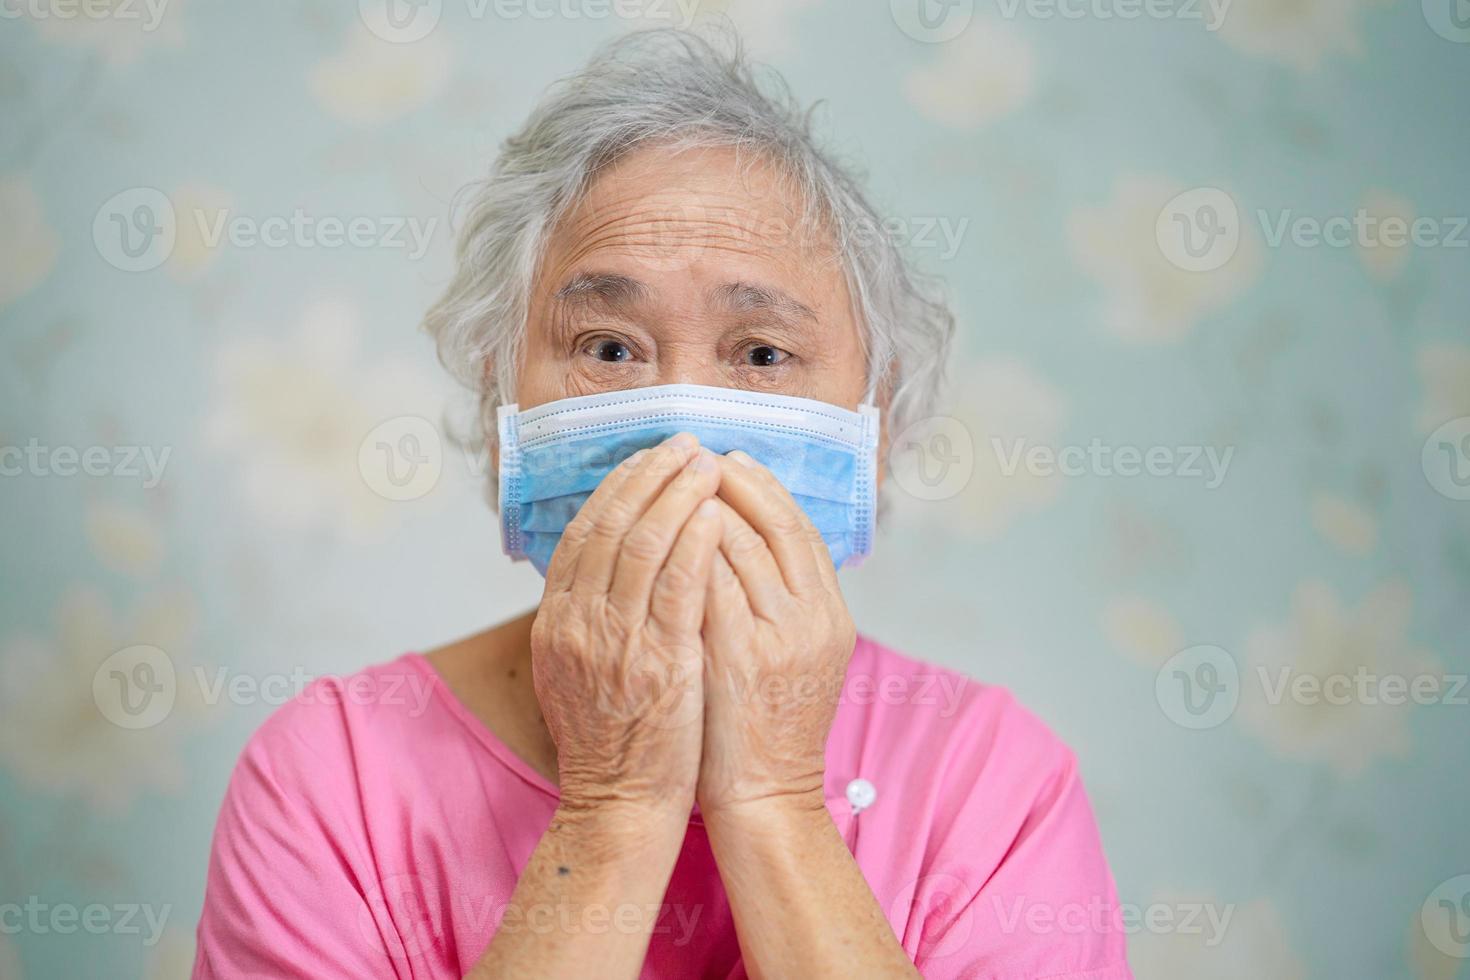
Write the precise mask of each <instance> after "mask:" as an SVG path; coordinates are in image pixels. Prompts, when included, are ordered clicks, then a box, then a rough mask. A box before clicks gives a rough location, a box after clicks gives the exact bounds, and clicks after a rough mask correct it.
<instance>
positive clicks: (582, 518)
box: [561, 513, 592, 545]
mask: <svg viewBox="0 0 1470 980" xmlns="http://www.w3.org/2000/svg"><path fill="white" fill-rule="evenodd" d="M591 533H592V518H590V517H588V516H587V515H585V514H580V513H579V514H578V515H577V516H576V517H573V518H572V519H571V520H570V521H568V522H567V526H566V527H565V528H563V529H562V532H561V539H562V542H563V543H566V542H568V541H570V542H571V543H572V544H573V545H580V544H582V543H583V542H585V541H586V540H587V538H588V536H589V535H591Z"/></svg>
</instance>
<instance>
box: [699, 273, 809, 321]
mask: <svg viewBox="0 0 1470 980" xmlns="http://www.w3.org/2000/svg"><path fill="white" fill-rule="evenodd" d="M710 299H711V300H712V301H714V302H717V303H719V304H721V305H722V306H724V307H726V308H727V309H729V310H731V311H732V312H735V313H767V312H769V313H775V314H777V315H778V316H781V317H784V318H785V319H788V320H816V319H817V314H816V313H814V312H812V308H811V307H809V306H807V305H806V304H805V303H802V302H800V301H798V300H796V299H795V298H794V297H792V296H789V295H787V294H786V293H784V292H782V291H781V290H779V289H776V288H774V287H771V286H761V285H757V284H756V283H751V282H727V283H725V284H724V285H723V286H718V287H716V288H715V289H713V290H711V292H710Z"/></svg>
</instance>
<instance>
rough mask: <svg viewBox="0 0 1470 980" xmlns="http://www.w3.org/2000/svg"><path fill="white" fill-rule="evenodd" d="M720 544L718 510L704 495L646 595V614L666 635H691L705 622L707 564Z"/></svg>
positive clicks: (708, 565) (676, 539) (708, 566)
mask: <svg viewBox="0 0 1470 980" xmlns="http://www.w3.org/2000/svg"><path fill="white" fill-rule="evenodd" d="M719 547H720V512H719V508H718V506H717V505H716V504H715V501H714V499H713V498H710V497H706V498H705V499H704V500H703V501H702V502H701V503H699V504H698V505H696V506H695V508H694V512H693V513H692V514H691V515H690V516H689V519H688V520H687V521H686V522H685V523H684V525H683V527H682V528H681V529H680V531H679V533H678V536H677V537H676V538H675V540H674V545H673V548H671V549H670V551H669V557H668V561H666V562H664V564H663V567H662V568H660V569H659V570H658V573H657V576H656V578H655V579H654V582H653V593H652V595H651V596H650V598H649V603H648V612H649V616H650V617H651V618H652V619H653V621H654V622H655V623H657V624H658V626H659V627H660V629H662V630H663V631H664V632H665V633H666V634H667V635H669V636H672V637H686V636H693V635H694V634H696V633H698V632H699V627H700V624H701V623H702V622H703V621H704V603H705V594H706V586H705V583H706V582H707V581H708V580H709V576H710V564H711V562H713V561H714V558H715V555H716V554H718V552H719Z"/></svg>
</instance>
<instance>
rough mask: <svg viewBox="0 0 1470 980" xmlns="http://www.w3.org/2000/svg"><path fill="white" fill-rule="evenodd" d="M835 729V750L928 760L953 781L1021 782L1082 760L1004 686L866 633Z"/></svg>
mask: <svg viewBox="0 0 1470 980" xmlns="http://www.w3.org/2000/svg"><path fill="white" fill-rule="evenodd" d="M833 733H834V737H833V739H832V740H831V741H830V743H829V749H830V750H831V752H830V754H831V755H832V756H836V757H838V758H839V759H840V758H841V757H844V756H846V757H848V759H849V760H850V759H851V754H852V753H854V752H857V753H863V754H866V755H868V756H869V757H870V758H873V759H877V760H882V761H884V762H885V763H886V764H885V766H884V768H891V767H894V766H902V767H906V768H907V767H908V763H910V762H922V765H921V766H919V767H918V771H919V773H920V774H922V775H925V776H927V777H928V778H933V779H942V780H943V781H946V782H948V781H951V780H959V781H960V782H962V783H964V784H969V785H973V782H974V781H976V780H981V779H983V780H984V781H985V782H986V783H987V784H990V785H992V786H993V787H995V786H1000V785H1004V786H1009V787H1011V788H1012V789H1015V788H1017V787H1016V785H1015V784H1017V783H1022V784H1034V783H1036V782H1037V780H1038V779H1044V778H1047V777H1052V778H1055V777H1057V776H1061V775H1064V774H1066V773H1069V772H1071V771H1073V770H1075V768H1076V757H1075V755H1074V754H1073V752H1072V750H1071V749H1070V748H1069V747H1068V746H1067V745H1066V744H1065V743H1064V742H1063V741H1062V740H1061V738H1059V737H1058V736H1057V735H1056V733H1055V732H1053V731H1052V730H1051V728H1050V727H1049V726H1048V725H1047V724H1046V723H1045V722H1043V721H1042V720H1041V719H1040V718H1038V717H1037V716H1036V715H1035V714H1034V713H1032V712H1031V711H1030V710H1029V709H1027V708H1026V707H1025V706H1023V705H1022V704H1021V703H1020V702H1019V701H1017V700H1016V698H1015V696H1014V695H1013V694H1011V692H1010V691H1009V690H1007V689H1006V688H1005V687H1003V686H1000V685H996V684H985V683H982V682H980V681H977V680H975V679H973V678H971V677H968V676H966V675H965V674H963V673H961V672H959V671H956V670H952V669H950V668H947V667H941V666H938V665H936V664H933V663H929V662H927V661H925V660H920V659H917V658H914V657H910V656H906V655H904V654H902V653H899V652H898V651H896V650H894V649H892V648H890V647H888V646H885V645H884V644H882V643H879V642H878V641H876V640H874V639H872V638H871V637H867V636H860V637H859V638H858V643H857V647H856V648H855V650H854V652H853V658H852V662H851V664H850V665H849V667H848V673H847V679H846V682H845V684H844V688H843V693H842V698H841V701H840V702H839V706H838V713H837V719H836V721H835V722H834V725H833ZM833 761H837V760H836V759H834V760H833ZM910 771H912V770H910Z"/></svg>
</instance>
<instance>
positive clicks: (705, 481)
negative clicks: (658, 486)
mask: <svg viewBox="0 0 1470 980" xmlns="http://www.w3.org/2000/svg"><path fill="white" fill-rule="evenodd" d="M719 485H720V463H719V459H718V458H717V457H716V456H715V454H714V453H712V452H710V451H709V450H708V449H701V450H700V451H699V452H697V453H695V454H694V458H693V459H691V460H690V461H689V462H688V463H686V464H685V465H684V468H683V469H682V470H680V471H679V473H678V475H676V476H675V477H674V478H673V479H672V480H670V481H669V483H668V485H666V486H665V487H664V489H663V492H662V493H660V494H659V495H658V497H657V498H655V499H654V501H653V503H652V504H650V505H649V507H648V509H647V510H646V511H644V512H643V516H642V517H640V518H638V520H637V521H636V522H635V523H634V524H633V526H632V527H631V528H629V529H628V533H627V534H626V535H624V536H623V543H622V547H620V548H619V549H618V555H617V564H616V567H615V569H614V570H613V580H612V584H611V586H609V587H608V591H607V596H608V600H609V601H610V602H611V603H612V604H613V605H615V606H617V607H618V608H619V609H621V610H623V611H624V612H625V613H626V614H627V615H628V616H629V617H631V618H630V619H629V621H630V622H632V621H636V620H641V619H642V618H643V614H644V613H645V612H646V611H647V610H648V608H649V596H650V594H651V593H652V591H653V583H654V579H656V578H657V577H658V575H659V570H660V569H661V568H663V567H664V563H665V562H666V561H668V560H670V550H671V549H672V548H673V547H674V541H675V540H676V539H677V538H678V536H679V534H680V532H681V530H682V529H683V528H684V526H685V525H686V524H687V523H688V521H689V519H690V515H692V514H693V513H694V510H695V508H697V507H698V506H700V503H701V502H702V501H705V500H708V499H709V498H711V497H713V496H714V494H715V490H716V488H718V487H719ZM715 527H716V529H718V527H719V525H718V522H716V523H715ZM698 584H699V585H701V586H702V585H703V582H702V581H701V582H700V583H698Z"/></svg>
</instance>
